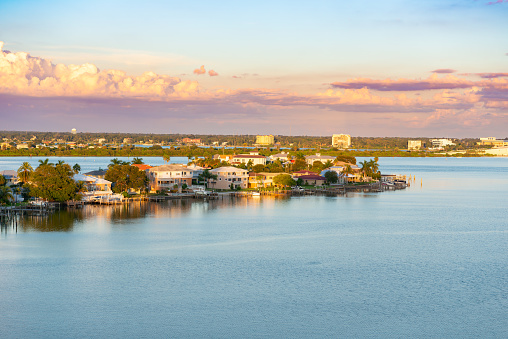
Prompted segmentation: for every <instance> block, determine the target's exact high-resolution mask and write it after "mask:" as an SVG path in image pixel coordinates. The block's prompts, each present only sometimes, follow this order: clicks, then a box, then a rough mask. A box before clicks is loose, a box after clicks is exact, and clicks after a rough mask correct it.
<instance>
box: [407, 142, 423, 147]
mask: <svg viewBox="0 0 508 339" xmlns="http://www.w3.org/2000/svg"><path fill="white" fill-rule="evenodd" d="M421 148H422V141H421V140H408V141H407V149H421Z"/></svg>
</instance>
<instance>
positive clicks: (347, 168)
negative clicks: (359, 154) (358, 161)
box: [341, 164, 354, 184]
mask: <svg viewBox="0 0 508 339" xmlns="http://www.w3.org/2000/svg"><path fill="white" fill-rule="evenodd" d="M353 173H354V171H353V169H352V168H351V165H349V164H347V165H346V166H344V168H343V169H342V172H341V174H342V176H344V177H345V178H346V184H347V183H348V182H349V179H348V175H349V174H353Z"/></svg>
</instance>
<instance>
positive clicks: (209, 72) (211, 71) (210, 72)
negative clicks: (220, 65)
mask: <svg viewBox="0 0 508 339" xmlns="http://www.w3.org/2000/svg"><path fill="white" fill-rule="evenodd" d="M208 75H209V76H211V77H216V76H218V75H219V73H217V72H215V71H214V70H213V69H211V70H209V71H208Z"/></svg>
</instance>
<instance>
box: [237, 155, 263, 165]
mask: <svg viewBox="0 0 508 339" xmlns="http://www.w3.org/2000/svg"><path fill="white" fill-rule="evenodd" d="M249 161H250V162H252V166H254V165H266V157H265V156H263V155H259V154H258V155H255V154H238V155H233V158H232V159H231V163H232V164H248V163H249Z"/></svg>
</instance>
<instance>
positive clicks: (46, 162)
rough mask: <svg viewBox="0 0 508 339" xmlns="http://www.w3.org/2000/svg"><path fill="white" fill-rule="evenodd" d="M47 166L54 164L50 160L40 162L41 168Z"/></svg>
mask: <svg viewBox="0 0 508 339" xmlns="http://www.w3.org/2000/svg"><path fill="white" fill-rule="evenodd" d="M45 165H54V164H53V163H51V162H49V159H48V158H46V159H44V160H39V166H45Z"/></svg>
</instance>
